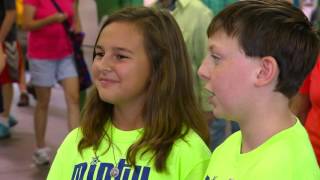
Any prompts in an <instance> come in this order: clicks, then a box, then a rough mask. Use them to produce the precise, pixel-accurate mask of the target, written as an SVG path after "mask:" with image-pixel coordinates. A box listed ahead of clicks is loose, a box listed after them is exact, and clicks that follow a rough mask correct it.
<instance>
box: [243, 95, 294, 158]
mask: <svg viewBox="0 0 320 180" xmlns="http://www.w3.org/2000/svg"><path fill="white" fill-rule="evenodd" d="M256 107H257V108H255V110H252V111H253V112H254V113H253V114H252V116H251V117H247V119H246V120H245V121H239V124H240V128H241V133H242V142H241V153H246V152H249V151H251V150H254V149H256V148H257V147H259V146H260V145H262V144H263V143H265V142H266V141H267V140H268V139H269V138H271V137H272V136H274V135H275V134H277V133H279V132H281V131H283V130H285V129H288V128H290V127H292V126H293V125H294V124H295V123H296V118H295V116H294V115H293V114H292V113H291V111H290V109H289V107H288V103H287V102H284V101H283V102H282V103H279V102H275V101H274V103H271V104H270V106H265V104H262V105H261V104H259V103H258V104H257V105H256ZM267 107H268V108H267Z"/></svg>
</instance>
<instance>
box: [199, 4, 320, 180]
mask: <svg viewBox="0 0 320 180" xmlns="http://www.w3.org/2000/svg"><path fill="white" fill-rule="evenodd" d="M208 37H209V42H208V45H209V56H208V57H207V58H206V59H205V60H204V61H203V63H202V65H201V67H200V69H199V71H198V74H199V75H200V76H201V78H202V79H204V80H205V81H206V85H205V89H206V90H208V91H209V92H210V93H211V96H210V97H209V102H210V104H212V106H213V113H214V114H215V115H216V116H217V117H219V118H225V119H229V120H230V119H233V120H236V121H237V122H239V125H240V129H241V131H239V132H237V133H235V134H233V135H232V136H230V137H229V138H228V139H227V140H226V141H225V142H224V143H223V144H222V145H220V146H219V147H218V148H217V149H216V150H215V151H214V153H213V154H212V157H211V160H210V164H209V166H208V169H207V173H206V176H205V179H206V180H212V179H216V180H253V179H254V180H261V179H265V180H270V179H272V180H289V179H290V180H301V179H308V180H319V179H320V175H319V173H320V172H319V167H318V166H317V163H316V159H315V155H314V153H313V151H312V148H311V145H310V142H309V139H308V135H307V133H306V131H305V129H304V128H303V126H302V125H301V123H300V122H299V121H298V120H297V118H296V117H295V116H294V115H293V114H292V113H291V112H290V110H289V107H288V102H289V99H290V98H291V97H292V96H293V95H294V94H295V93H296V92H297V90H298V88H299V86H300V84H301V83H302V81H303V80H304V78H305V76H306V75H307V74H308V72H309V71H310V70H311V69H312V67H313V66H314V64H315V60H316V57H317V55H318V49H319V39H318V38H317V35H316V34H315V32H314V31H313V30H312V27H311V24H310V23H309V22H308V20H307V18H306V17H305V16H304V15H303V13H302V12H301V11H300V10H299V9H297V8H295V7H293V6H292V5H290V4H289V3H288V2H284V1H275V0H274V1H267V0H259V1H258V0H256V1H255V0H248V1H239V2H236V3H235V4H233V5H231V6H229V7H227V8H226V9H225V10H223V11H222V12H221V13H219V14H218V15H217V16H216V17H215V18H214V19H213V21H212V22H211V24H210V26H209V28H208Z"/></svg>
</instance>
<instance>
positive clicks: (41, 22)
mask: <svg viewBox="0 0 320 180" xmlns="http://www.w3.org/2000/svg"><path fill="white" fill-rule="evenodd" d="M35 13H36V8H35V7H34V6H31V5H28V4H25V6H24V20H23V28H24V29H25V30H27V31H34V30H37V29H40V28H42V27H44V26H46V25H49V24H52V23H60V22H62V21H64V20H65V19H66V18H67V16H66V15H65V14H63V13H55V14H53V15H51V16H47V17H45V18H43V19H34V16H35Z"/></svg>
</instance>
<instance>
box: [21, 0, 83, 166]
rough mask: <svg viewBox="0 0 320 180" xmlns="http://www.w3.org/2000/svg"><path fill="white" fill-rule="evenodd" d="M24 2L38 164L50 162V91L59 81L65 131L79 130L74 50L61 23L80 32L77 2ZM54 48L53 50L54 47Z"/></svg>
mask: <svg viewBox="0 0 320 180" xmlns="http://www.w3.org/2000/svg"><path fill="white" fill-rule="evenodd" d="M55 2H56V3H57V4H58V5H59V6H60V7H61V9H62V11H63V13H61V12H58V10H57V9H56V8H55V6H54V5H53V2H52V1H51V0H25V1H24V20H23V26H24V28H25V29H26V30H27V31H29V35H28V42H27V43H28V50H27V57H28V61H29V67H30V74H31V84H32V85H33V86H34V87H35V92H36V97H37V101H36V107H35V112H34V129H35V136H36V137H35V139H36V150H35V152H34V154H33V156H32V157H33V160H34V162H35V164H37V165H46V164H48V163H49V162H50V148H49V147H48V146H47V144H46V142H45V133H46V126H47V119H48V108H49V100H50V96H51V88H52V87H53V86H54V85H55V84H56V82H58V83H59V84H60V85H61V86H62V87H63V91H64V95H65V100H66V104H67V115H68V116H67V117H68V128H69V130H70V131H71V130H72V129H74V128H76V127H78V125H79V119H80V112H79V111H80V110H79V109H80V108H79V80H78V74H77V70H76V67H75V63H74V59H73V48H72V44H71V41H70V39H69V36H68V34H67V33H66V32H65V29H64V26H63V24H62V22H63V21H64V20H65V19H67V21H69V23H70V24H72V30H73V31H74V32H80V31H81V27H80V20H79V16H78V12H77V3H78V1H77V0H55ZM53 47H54V48H53Z"/></svg>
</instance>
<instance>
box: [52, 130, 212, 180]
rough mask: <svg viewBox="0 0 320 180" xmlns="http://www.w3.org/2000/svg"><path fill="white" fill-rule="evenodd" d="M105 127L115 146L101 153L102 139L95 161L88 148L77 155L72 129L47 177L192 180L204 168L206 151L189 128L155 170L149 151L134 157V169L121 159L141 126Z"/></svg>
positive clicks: (78, 136)
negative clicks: (113, 172)
mask: <svg viewBox="0 0 320 180" xmlns="http://www.w3.org/2000/svg"><path fill="white" fill-rule="evenodd" d="M107 126H108V125H107ZM107 129H108V131H107V132H108V135H109V136H110V134H111V131H112V139H113V142H114V143H115V145H116V146H114V148H113V149H112V148H110V149H109V150H108V152H106V153H105V154H104V155H101V154H103V152H104V151H105V148H106V147H107V141H106V140H104V141H103V142H102V144H101V145H100V147H101V148H100V149H98V151H97V153H96V154H97V156H98V159H99V161H100V162H97V164H95V163H93V162H92V159H93V157H94V152H93V150H92V148H88V149H85V150H84V151H83V157H81V156H80V154H79V152H78V150H77V145H78V143H79V141H80V139H81V137H82V133H81V131H80V130H79V129H75V130H73V131H72V132H71V133H70V134H69V135H68V136H67V137H66V139H65V140H64V142H63V143H62V145H61V146H60V148H59V149H58V152H57V155H56V157H55V159H54V162H53V164H52V166H51V169H50V172H49V175H48V177H47V179H48V180H57V179H59V180H64V179H68V180H70V179H71V180H80V179H81V180H82V179H118V180H129V179H130V180H131V179H132V180H170V179H174V180H179V179H190V180H195V179H201V178H202V177H203V176H204V174H205V171H206V169H207V167H208V163H209V160H210V154H211V153H210V150H209V149H208V147H207V146H206V144H205V143H204V142H203V141H202V139H201V138H200V137H199V136H198V135H197V134H196V133H195V132H194V131H192V130H190V131H189V133H188V134H187V135H186V137H185V138H184V139H185V140H186V141H183V140H182V139H179V140H177V141H176V142H175V143H174V145H173V148H172V151H171V152H170V155H169V157H168V159H167V170H168V171H167V172H162V173H158V172H157V171H156V170H155V167H154V161H153V160H152V161H150V159H151V153H147V154H146V155H144V156H142V157H141V158H137V163H136V165H137V166H136V168H135V169H133V168H131V167H130V166H128V164H127V163H126V161H125V157H126V151H127V149H128V148H129V146H130V145H131V144H133V143H134V142H135V141H136V140H137V139H138V137H140V136H141V135H142V133H143V129H140V130H133V131H122V130H120V129H117V128H116V127H114V126H112V128H107ZM102 147H103V148H102ZM138 157H139V156H138ZM114 166H117V167H118V168H119V170H120V175H119V176H118V177H117V178H111V176H110V171H111V169H112V167H114Z"/></svg>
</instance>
